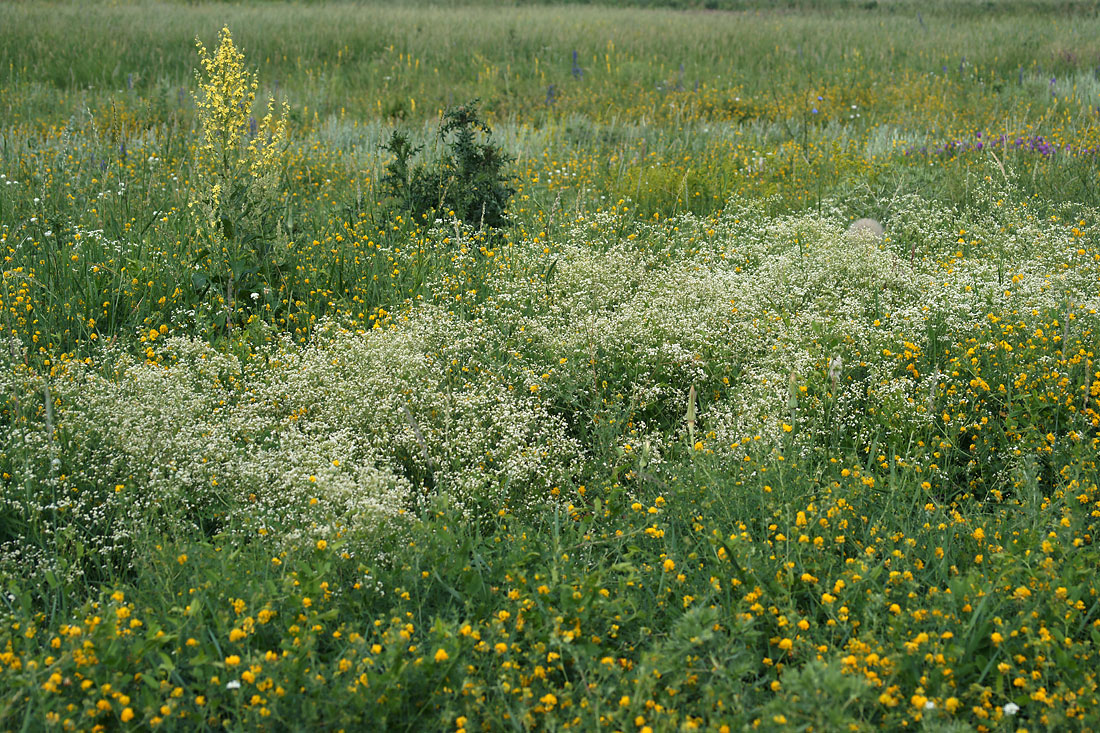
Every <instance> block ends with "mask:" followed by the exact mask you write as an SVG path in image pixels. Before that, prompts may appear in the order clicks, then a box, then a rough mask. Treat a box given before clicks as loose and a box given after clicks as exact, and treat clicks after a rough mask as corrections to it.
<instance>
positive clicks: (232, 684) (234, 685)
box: [225, 680, 241, 690]
mask: <svg viewBox="0 0 1100 733" xmlns="http://www.w3.org/2000/svg"><path fill="white" fill-rule="evenodd" d="M225 689H227V690H239V689H241V681H240V680H229V681H228V682H226V683H225Z"/></svg>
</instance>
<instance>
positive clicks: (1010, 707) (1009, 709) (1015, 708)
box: [1003, 702, 1020, 715]
mask: <svg viewBox="0 0 1100 733" xmlns="http://www.w3.org/2000/svg"><path fill="white" fill-rule="evenodd" d="M1003 710H1004V711H1005V715H1015V714H1016V713H1018V712H1020V706H1019V705H1017V704H1016V703H1014V702H1010V703H1006V704H1005V706H1004V708H1003Z"/></svg>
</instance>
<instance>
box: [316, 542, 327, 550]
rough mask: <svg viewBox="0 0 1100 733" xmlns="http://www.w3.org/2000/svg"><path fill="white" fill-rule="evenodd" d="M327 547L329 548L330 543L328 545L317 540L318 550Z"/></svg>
mask: <svg viewBox="0 0 1100 733" xmlns="http://www.w3.org/2000/svg"><path fill="white" fill-rule="evenodd" d="M326 547H328V543H327V542H325V541H324V540H317V549H318V550H323V549H325V548H326Z"/></svg>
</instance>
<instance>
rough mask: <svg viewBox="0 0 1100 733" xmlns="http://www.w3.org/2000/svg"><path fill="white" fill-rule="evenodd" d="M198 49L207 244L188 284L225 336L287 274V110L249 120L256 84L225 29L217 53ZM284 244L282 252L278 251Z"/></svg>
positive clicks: (196, 201) (200, 186)
mask: <svg viewBox="0 0 1100 733" xmlns="http://www.w3.org/2000/svg"><path fill="white" fill-rule="evenodd" d="M196 45H197V47H198V53H199V64H200V68H199V69H198V70H196V72H195V76H196V79H197V81H198V91H197V92H195V93H194V99H195V106H196V109H197V112H198V120H199V124H200V126H201V136H200V139H199V146H198V151H197V156H196V174H195V182H196V186H195V189H194V190H193V192H192V195H193V198H192V200H191V204H190V205H191V208H192V210H193V211H194V212H195V214H196V216H195V219H196V236H198V237H200V238H201V239H203V240H205V242H204V244H205V246H204V247H203V248H202V249H201V250H200V252H201V253H202V255H203V256H202V257H201V258H200V266H199V269H198V270H197V271H196V273H195V274H194V275H193V276H192V282H191V285H192V286H193V287H194V288H195V290H196V293H197V294H198V295H199V296H200V297H202V296H206V295H207V294H209V295H210V296H212V297H211V301H212V302H213V303H214V304H215V306H216V307H215V311H216V313H215V316H214V323H215V325H217V326H219V327H224V328H225V329H226V330H227V331H228V330H229V329H232V327H233V324H234V323H235V322H243V321H245V320H246V319H245V317H244V311H245V310H246V309H247V308H249V307H255V306H256V305H257V304H258V301H261V299H262V300H263V301H264V302H267V301H268V300H269V299H270V297H271V294H272V293H273V292H274V290H277V288H275V289H273V288H272V287H271V286H272V285H273V284H275V283H274V282H273V281H276V280H278V278H279V277H280V276H281V271H282V269H283V268H282V267H281V265H280V263H279V262H278V261H277V260H276V257H277V255H278V253H279V252H280V251H283V252H285V250H286V245H285V241H286V236H285V233H284V231H283V228H282V227H281V226H280V217H279V216H278V214H279V201H280V191H281V189H282V184H283V168H284V163H285V153H286V149H287V145H288V136H287V117H288V116H289V107H288V105H287V104H286V102H284V103H283V105H282V109H281V110H280V112H279V114H276V104H275V100H274V99H270V98H269V99H268V101H267V107H266V114H264V116H263V117H262V118H261V119H259V120H256V118H255V117H253V116H252V112H253V108H254V106H255V105H256V92H257V90H258V88H259V80H258V78H257V75H256V74H255V73H253V72H251V71H249V70H248V69H247V68H246V67H245V63H244V54H243V53H242V52H241V51H240V50H239V49H238V48H237V47H236V45H235V44H234V43H233V37H232V34H231V33H230V31H229V28H228V27H225V28H222V30H221V33H220V35H219V43H218V47H217V49H216V50H215V51H214V53H213V54H212V55H211V54H210V53H209V52H208V51H207V49H206V47H205V46H203V44H202V43H201V42H200V41H196ZM280 241H282V242H284V246H283V247H277V246H276V245H277V243H278V242H280ZM249 320H250V319H249Z"/></svg>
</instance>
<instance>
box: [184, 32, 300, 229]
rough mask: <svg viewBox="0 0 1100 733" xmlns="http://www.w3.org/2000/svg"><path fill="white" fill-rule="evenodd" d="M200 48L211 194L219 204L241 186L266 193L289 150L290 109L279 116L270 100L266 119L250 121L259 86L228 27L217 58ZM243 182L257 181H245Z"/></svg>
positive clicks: (198, 101)
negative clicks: (287, 136)
mask: <svg viewBox="0 0 1100 733" xmlns="http://www.w3.org/2000/svg"><path fill="white" fill-rule="evenodd" d="M195 44H196V46H197V47H198V52H199V64H200V68H199V69H198V70H197V71H196V72H195V76H196V78H197V81H198V87H199V90H198V92H196V93H195V94H194V98H195V106H196V108H197V109H198V116H199V122H200V124H201V126H202V144H201V146H200V151H199V153H200V158H201V169H202V172H203V174H204V176H205V177H207V178H208V179H209V180H208V185H207V193H208V194H209V195H210V198H212V199H213V200H214V201H217V200H218V199H219V198H221V197H222V196H226V195H229V194H230V193H231V192H232V189H234V188H237V187H239V186H240V185H241V184H244V185H247V186H257V185H258V187H259V188H261V189H266V188H268V186H269V185H270V183H271V181H270V180H269V179H270V177H271V176H272V175H277V168H278V163H279V159H280V157H281V153H282V151H283V149H284V148H285V147H286V145H285V143H286V118H287V107H286V105H285V104H284V105H283V113H282V114H281V115H279V116H278V117H276V115H275V101H274V100H269V101H268V104H267V114H266V115H264V117H263V118H262V119H261V120H259V121H258V122H250V117H251V114H252V109H253V107H254V105H255V102H256V91H257V89H258V88H259V81H258V79H257V76H256V74H254V73H252V72H250V71H249V70H248V69H247V68H246V67H245V64H244V54H243V53H242V52H241V51H240V50H239V49H238V48H237V47H236V45H235V44H234V43H233V35H232V33H230V31H229V28H228V27H224V28H222V30H221V33H220V34H219V36H218V47H217V49H215V51H214V53H213V55H211V54H210V53H209V52H208V51H207V49H206V47H205V46H203V45H202V42H201V41H196V42H195ZM244 177H247V178H250V179H252V180H251V181H247V180H241V179H242V178H244ZM212 203H213V202H212ZM215 208H217V206H216V205H215Z"/></svg>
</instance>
